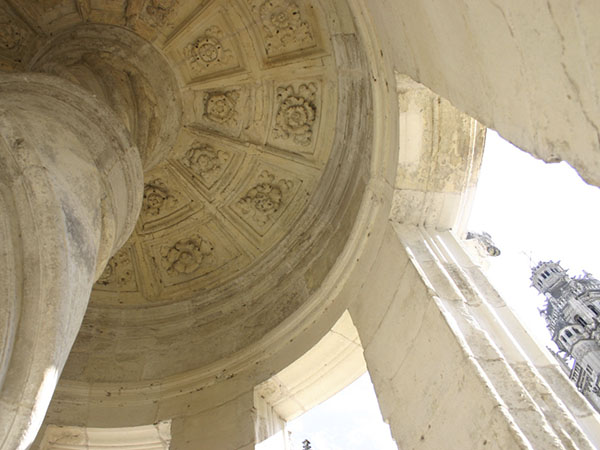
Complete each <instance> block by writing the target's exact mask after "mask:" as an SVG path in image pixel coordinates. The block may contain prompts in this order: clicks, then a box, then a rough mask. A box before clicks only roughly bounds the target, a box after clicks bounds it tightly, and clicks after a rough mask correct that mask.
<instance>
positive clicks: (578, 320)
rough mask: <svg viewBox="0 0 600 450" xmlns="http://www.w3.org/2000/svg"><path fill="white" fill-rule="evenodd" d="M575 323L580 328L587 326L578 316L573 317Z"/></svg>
mask: <svg viewBox="0 0 600 450" xmlns="http://www.w3.org/2000/svg"><path fill="white" fill-rule="evenodd" d="M575 321H576V322H577V323H578V324H579V325H581V326H582V327H585V326H587V322H586V321H585V319H584V318H583V317H581V316H579V315H576V316H575Z"/></svg>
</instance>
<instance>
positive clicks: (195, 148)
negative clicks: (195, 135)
mask: <svg viewBox="0 0 600 450" xmlns="http://www.w3.org/2000/svg"><path fill="white" fill-rule="evenodd" d="M229 159H230V154H229V153H228V152H225V151H223V150H218V151H217V150H215V149H214V148H213V147H211V146H210V145H208V144H202V143H200V142H194V143H193V144H192V146H191V148H190V149H189V150H188V151H187V152H186V154H185V156H184V157H183V158H182V160H181V162H182V163H183V165H184V166H186V167H188V168H189V169H190V170H191V171H192V172H194V173H195V174H196V175H198V176H199V177H200V178H201V179H202V181H203V182H204V184H205V185H206V186H207V187H209V188H210V187H211V186H212V185H213V184H215V182H216V181H217V180H218V179H219V178H220V177H221V175H222V174H223V171H224V170H225V166H226V164H227V162H228V161H229Z"/></svg>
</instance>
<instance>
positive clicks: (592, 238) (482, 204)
mask: <svg viewBox="0 0 600 450" xmlns="http://www.w3.org/2000/svg"><path fill="white" fill-rule="evenodd" d="M599 225H600V189H598V188H597V187H595V186H590V185H588V184H586V183H585V182H584V181H583V180H582V179H581V178H580V177H579V175H578V174H577V172H575V170H573V168H572V167H571V166H569V165H568V164H567V163H565V162H561V163H559V164H546V163H545V162H543V161H541V160H537V159H535V158H534V157H532V156H531V155H530V154H529V153H525V152H523V151H521V150H519V149H518V148H516V147H514V146H513V145H511V144H510V143H509V142H507V141H505V140H504V139H502V138H501V137H500V136H499V135H498V134H497V133H496V132H495V131H492V130H488V134H487V139H486V147H485V151H484V156H483V163H482V166H481V172H480V174H479V182H478V185H477V194H476V197H475V203H474V205H473V211H472V213H471V220H470V222H469V226H468V229H469V230H471V231H487V232H488V233H489V234H491V235H492V238H493V239H494V242H495V243H496V245H497V246H498V247H499V248H500V250H501V251H502V254H501V255H500V256H498V257H496V258H490V270H489V273H488V276H489V278H490V279H491V281H492V283H494V285H495V286H496V288H497V289H498V290H499V291H500V293H501V294H502V295H503V297H504V299H505V301H506V302H507V304H508V305H509V306H510V307H511V308H512V309H513V310H514V311H515V312H516V313H517V315H518V316H519V318H521V320H522V321H524V322H525V325H526V327H527V328H528V329H529V330H530V331H531V333H530V334H532V336H534V338H536V339H537V340H538V342H541V343H542V345H545V342H546V341H547V340H548V339H549V333H548V332H547V330H546V327H545V324H544V321H543V319H542V318H541V317H540V316H539V313H538V311H537V308H538V307H541V306H542V305H543V300H544V298H543V296H542V295H539V294H537V291H536V290H535V289H533V288H530V287H529V286H530V284H531V282H530V280H529V277H530V276H531V270H530V259H529V258H530V257H531V261H532V262H533V264H534V265H535V264H537V262H538V261H539V260H550V259H552V260H554V261H558V260H560V261H561V265H562V266H563V267H564V268H565V269H568V270H569V274H570V275H571V276H574V275H581V274H582V271H583V270H586V271H588V272H590V273H592V274H594V275H596V276H597V277H600V260H599V258H598V255H600V237H599V234H598V231H599Z"/></svg>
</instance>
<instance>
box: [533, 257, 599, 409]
mask: <svg viewBox="0 0 600 450" xmlns="http://www.w3.org/2000/svg"><path fill="white" fill-rule="evenodd" d="M531 272H532V274H531V283H532V286H533V287H535V288H536V289H537V290H538V292H539V293H541V294H543V295H544V296H545V297H546V304H545V307H544V309H543V310H542V311H541V312H542V315H543V316H544V318H545V320H546V326H547V327H548V330H549V331H550V334H551V338H552V341H553V342H554V343H555V344H556V346H557V347H558V355H557V356H559V357H558V358H557V359H558V361H559V363H561V365H563V369H564V370H565V371H566V372H567V373H568V375H569V378H570V379H571V380H573V382H574V383H575V385H576V386H577V389H578V390H579V391H580V392H581V393H582V394H583V395H584V396H585V397H586V398H587V399H588V400H589V401H590V403H591V404H592V405H593V406H594V408H596V410H598V411H600V396H599V395H598V394H599V392H600V329H599V326H598V325H599V324H600V289H599V288H600V281H598V280H596V279H595V278H594V277H593V276H591V275H590V274H588V273H586V274H585V275H584V276H583V277H578V278H576V277H570V276H569V275H568V274H567V271H566V270H565V269H563V268H562V267H561V265H560V263H556V262H553V261H548V262H540V263H538V264H537V266H535V267H534V268H532V271H531Z"/></svg>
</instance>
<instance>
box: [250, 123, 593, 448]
mask: <svg viewBox="0 0 600 450" xmlns="http://www.w3.org/2000/svg"><path fill="white" fill-rule="evenodd" d="M599 229H600V189H598V188H597V187H595V186H589V185H587V184H586V183H585V182H584V181H583V180H582V179H581V178H580V177H579V175H578V174H577V172H575V170H573V168H572V167H570V166H569V165H568V164H567V163H565V162H561V163H558V164H546V163H544V162H543V161H541V160H537V159H535V158H534V157H532V156H531V155H530V154H529V153H525V152H523V151H521V150H519V149H518V148H516V147H514V146H513V145H511V144H510V143H509V142H507V141H505V140H504V139H502V138H501V137H500V136H499V135H498V134H497V133H496V132H495V131H492V130H488V134H487V139H486V146H485V150H484V156H483V162H482V165H481V170H480V174H479V181H478V184H477V192H476V196H475V201H474V203H473V209H472V212H471V218H470V221H469V224H468V230H470V231H479V232H481V231H486V232H488V233H489V234H491V236H492V238H493V240H494V242H495V244H496V246H497V247H498V248H500V250H501V252H502V253H501V255H500V256H498V257H494V258H490V259H489V263H490V266H489V269H488V272H487V275H488V277H489V279H490V280H491V281H492V283H493V284H494V286H495V287H496V289H498V291H499V292H500V294H501V295H502V296H503V297H504V300H505V301H506V303H507V304H508V306H509V307H510V308H511V309H512V310H513V311H514V312H515V314H516V315H517V317H518V318H519V319H520V320H521V322H522V323H523V324H524V326H525V327H526V329H527V330H528V331H529V333H530V334H531V335H532V336H533V337H534V339H536V341H537V342H538V343H539V344H540V346H542V347H545V346H547V345H548V344H549V342H550V341H549V339H550V337H549V333H548V331H547V329H546V326H545V322H544V320H543V318H542V317H541V316H540V314H539V311H538V309H539V308H541V307H542V306H543V303H544V297H543V296H542V295H540V294H538V293H537V291H536V290H535V289H533V288H532V287H530V286H531V281H530V280H529V278H530V276H531V266H532V265H535V264H537V262H538V261H540V260H554V261H561V265H562V266H563V267H564V268H565V269H568V270H569V274H570V275H571V276H575V275H581V274H582V273H583V270H586V271H587V272H590V273H592V274H594V275H596V276H597V277H599V278H600V258H599V257H598V256H599V255H600V237H599V235H598V230H599ZM288 431H289V432H290V433H291V434H290V437H291V441H292V442H291V449H289V450H301V449H302V441H304V439H308V440H309V441H310V442H311V445H312V448H313V450H397V447H396V445H395V443H394V442H393V440H392V438H391V434H390V431H389V426H388V425H387V424H385V423H384V422H383V419H382V417H381V412H380V410H379V406H378V404H377V399H376V396H375V392H374V389H373V385H372V384H371V380H370V378H369V376H368V374H365V375H363V376H362V377H360V378H359V379H358V380H357V381H356V382H354V383H353V384H351V385H350V386H348V387H347V388H345V389H344V390H342V391H340V392H339V393H338V394H336V395H335V396H333V397H331V398H330V399H329V400H327V401H325V402H323V403H321V404H320V405H318V406H316V407H315V408H313V409H312V410H310V411H309V412H307V413H305V414H303V415H302V416H300V417H299V418H297V419H295V420H293V421H291V422H290V423H289V424H288ZM276 439H277V438H274V439H273V440H271V442H270V443H269V442H268V441H267V442H264V443H262V444H261V445H260V446H257V449H259V450H282V444H281V437H279V440H278V441H276Z"/></svg>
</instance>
